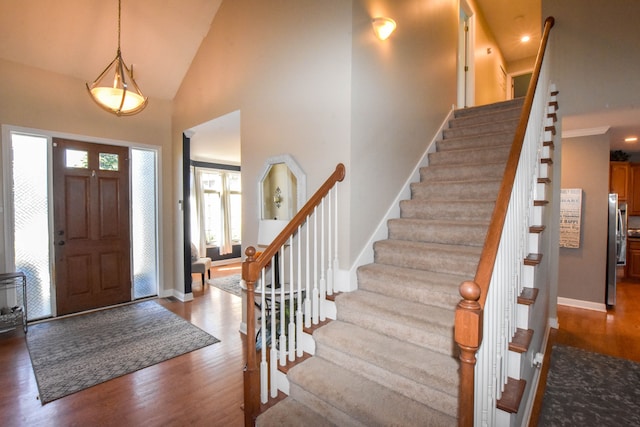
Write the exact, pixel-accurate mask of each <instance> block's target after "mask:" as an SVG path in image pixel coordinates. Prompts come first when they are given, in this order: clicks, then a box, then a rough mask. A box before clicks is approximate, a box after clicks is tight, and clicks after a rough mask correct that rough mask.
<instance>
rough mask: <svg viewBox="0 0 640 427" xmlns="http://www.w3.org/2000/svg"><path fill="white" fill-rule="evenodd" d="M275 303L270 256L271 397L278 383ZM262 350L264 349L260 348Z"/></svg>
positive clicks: (272, 268)
mask: <svg viewBox="0 0 640 427" xmlns="http://www.w3.org/2000/svg"><path fill="white" fill-rule="evenodd" d="M263 292H266V288H264V289H263ZM275 303H276V268H275V259H274V258H271V301H269V304H270V306H269V317H270V318H271V319H270V320H271V335H270V336H271V346H270V351H269V367H270V378H271V397H273V398H275V397H278V384H277V382H276V375H277V373H278V350H277V349H276V346H277V342H278V339H277V338H276V337H277V332H276V313H275ZM265 332H266V331H265ZM262 351H266V349H264V348H263V349H262Z"/></svg>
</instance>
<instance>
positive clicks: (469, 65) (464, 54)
mask: <svg viewBox="0 0 640 427" xmlns="http://www.w3.org/2000/svg"><path fill="white" fill-rule="evenodd" d="M474 46H475V16H474V14H473V9H471V7H470V6H469V4H468V3H467V2H466V1H465V0H461V1H460V11H459V21H458V70H457V74H458V76H457V81H458V83H457V86H458V88H457V89H458V108H466V107H472V106H473V105H474V104H475V77H474V76H475V65H474V63H475V58H474V54H473V52H474Z"/></svg>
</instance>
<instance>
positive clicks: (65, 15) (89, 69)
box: [0, 0, 222, 100]
mask: <svg viewBox="0 0 640 427" xmlns="http://www.w3.org/2000/svg"><path fill="white" fill-rule="evenodd" d="M221 3H222V0H135V1H131V0H122V19H121V42H120V45H121V48H122V55H123V57H124V60H125V62H126V63H127V65H130V64H131V63H133V64H134V76H135V79H136V81H137V82H138V83H139V84H140V88H141V89H142V91H143V93H144V95H145V96H148V97H151V98H160V99H167V100H170V99H173V97H174V96H175V94H176V92H177V90H178V88H179V87H180V83H181V82H182V79H183V78H184V75H185V74H186V72H187V70H188V69H189V66H190V65H191V61H192V60H193V58H194V56H195V54H196V52H197V50H198V48H199V47H200V44H201V42H202V40H203V39H204V37H205V36H206V35H207V33H208V32H209V27H210V26H211V22H212V21H213V17H214V16H215V14H216V12H217V11H218V7H219V6H220V4H221ZM0 40H2V42H0V58H3V59H7V60H10V61H13V62H17V63H21V64H26V65H30V66H33V67H37V68H41V69H44V70H47V71H53V72H56V73H59V74H63V75H67V76H72V77H75V78H78V79H80V80H84V81H86V82H89V83H90V82H92V81H93V80H94V79H95V78H96V77H98V74H100V72H101V71H102V70H103V69H104V68H105V67H106V66H107V64H109V62H111V60H113V58H114V57H115V56H116V50H117V46H118V1H117V0H55V1H52V0H28V1H22V0H20V1H2V2H1V3H0Z"/></svg>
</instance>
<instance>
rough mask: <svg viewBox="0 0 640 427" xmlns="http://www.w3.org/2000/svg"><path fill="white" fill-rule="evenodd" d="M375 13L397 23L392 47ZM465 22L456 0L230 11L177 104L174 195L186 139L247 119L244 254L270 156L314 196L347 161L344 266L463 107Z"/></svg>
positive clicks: (245, 1) (246, 2)
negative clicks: (189, 132)
mask: <svg viewBox="0 0 640 427" xmlns="http://www.w3.org/2000/svg"><path fill="white" fill-rule="evenodd" d="M378 15H385V16H389V17H392V18H393V19H395V20H396V21H397V22H398V29H397V30H396V32H395V33H394V34H393V35H392V36H391V38H390V39H388V40H387V41H385V42H380V41H379V40H377V39H376V38H375V37H374V35H373V31H372V28H371V25H370V20H371V18H372V17H374V16H378ZM265 16H268V17H269V19H265ZM457 17H458V12H457V2H456V1H438V2H428V3H425V2H423V1H418V0H406V1H402V2H397V1H390V0H388V1H378V2H374V1H353V2H345V1H343V0H330V1H323V2H317V1H311V0H283V1H280V2H279V3H278V4H277V5H276V6H274V4H273V3H272V2H271V3H270V4H269V5H268V6H267V5H265V4H264V2H259V1H256V0H236V1H234V2H224V3H223V4H222V6H221V8H220V10H219V11H218V14H217V15H216V18H215V20H214V22H213V24H212V29H211V32H210V33H209V34H208V36H207V37H206V38H205V40H204V41H203V44H202V46H201V48H200V50H199V52H198V54H197V56H196V58H195V59H194V61H193V64H192V66H191V68H190V70H189V72H188V73H187V75H186V77H185V80H184V82H183V85H182V87H181V88H180V90H179V92H178V94H177V96H176V98H175V102H174V115H173V143H174V153H175V154H176V158H175V161H174V173H173V175H174V178H176V182H175V185H174V197H176V198H179V197H180V194H181V184H180V182H179V175H180V170H181V165H180V164H179V160H178V159H179V155H180V151H181V148H180V145H181V137H180V134H181V132H182V131H183V130H185V129H188V128H190V127H193V126H195V125H197V124H199V123H202V122H205V121H208V120H211V119H213V118H215V117H219V116H221V115H223V114H226V113H228V112H230V111H235V110H240V112H241V117H242V119H241V145H242V149H241V153H242V177H243V178H242V182H243V196H244V197H243V201H244V205H243V244H244V246H245V247H246V246H248V245H251V244H252V243H254V242H255V241H256V237H257V219H258V206H257V203H256V202H257V194H256V191H257V182H256V180H257V174H258V173H259V171H260V170H261V168H262V166H263V163H264V161H265V159H267V158H268V157H271V156H275V155H279V154H283V153H289V154H291V155H292V156H293V157H294V158H295V159H296V161H297V162H298V163H299V165H300V166H301V168H302V169H303V170H304V172H305V173H306V174H307V194H311V193H312V192H314V191H315V190H316V189H317V188H318V187H319V185H320V184H321V183H322V181H324V179H325V178H326V177H327V176H328V175H329V174H330V173H331V172H332V171H333V169H334V168H335V165H336V164H337V163H338V162H342V163H344V164H345V165H346V170H347V178H346V179H345V182H344V183H343V184H342V185H341V189H340V197H341V201H342V217H341V219H340V227H341V230H342V232H341V234H340V252H341V260H340V265H341V266H342V267H343V268H347V267H348V266H350V265H351V263H352V262H353V260H354V259H355V257H356V255H357V254H358V253H359V252H360V251H361V250H362V247H363V245H364V243H365V242H366V240H367V239H368V237H369V235H370V234H371V233H372V231H373V230H374V228H375V226H376V225H377V224H378V222H379V221H380V219H381V218H382V216H383V215H384V213H385V212H386V210H387V209H388V207H389V205H390V203H391V201H392V200H393V199H394V197H395V196H396V195H397V192H398V191H399V189H400V188H401V186H402V184H403V183H404V181H405V180H406V178H407V177H408V175H409V173H410V171H411V170H412V168H413V167H414V166H415V164H416V163H417V161H418V159H419V157H420V156H421V155H422V153H423V152H424V150H425V149H426V146H427V144H428V142H429V141H430V140H431V139H432V138H433V136H434V133H435V131H436V130H437V128H438V126H439V125H440V123H441V122H442V121H443V119H444V118H445V116H446V114H447V112H448V110H449V108H450V107H451V105H452V104H453V103H455V95H456V94H455V83H456V81H455V76H456V46H457V45H456V43H457V34H456V28H457ZM177 239H178V240H179V239H182V236H181V231H178V235H177Z"/></svg>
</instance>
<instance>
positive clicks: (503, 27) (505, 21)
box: [476, 0, 542, 63]
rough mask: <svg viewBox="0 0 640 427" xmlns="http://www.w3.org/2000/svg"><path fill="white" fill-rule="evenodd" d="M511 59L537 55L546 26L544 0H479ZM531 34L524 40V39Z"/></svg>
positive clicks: (506, 55) (510, 60)
mask: <svg viewBox="0 0 640 427" xmlns="http://www.w3.org/2000/svg"><path fill="white" fill-rule="evenodd" d="M476 2H477V4H478V7H479V8H480V10H481V12H482V15H484V17H485V19H486V21H487V24H488V25H489V28H491V30H492V32H493V35H494V37H495V38H496V42H497V43H498V46H499V47H500V50H501V51H502V56H503V57H504V59H505V61H507V63H510V62H514V61H517V60H520V59H524V58H529V57H532V56H535V55H536V53H537V50H538V40H540V37H541V33H540V29H541V26H542V18H541V11H542V6H541V0H476ZM523 36H529V37H530V38H531V40H530V41H529V42H527V43H523V42H521V41H520V39H521V38H522V37H523Z"/></svg>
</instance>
